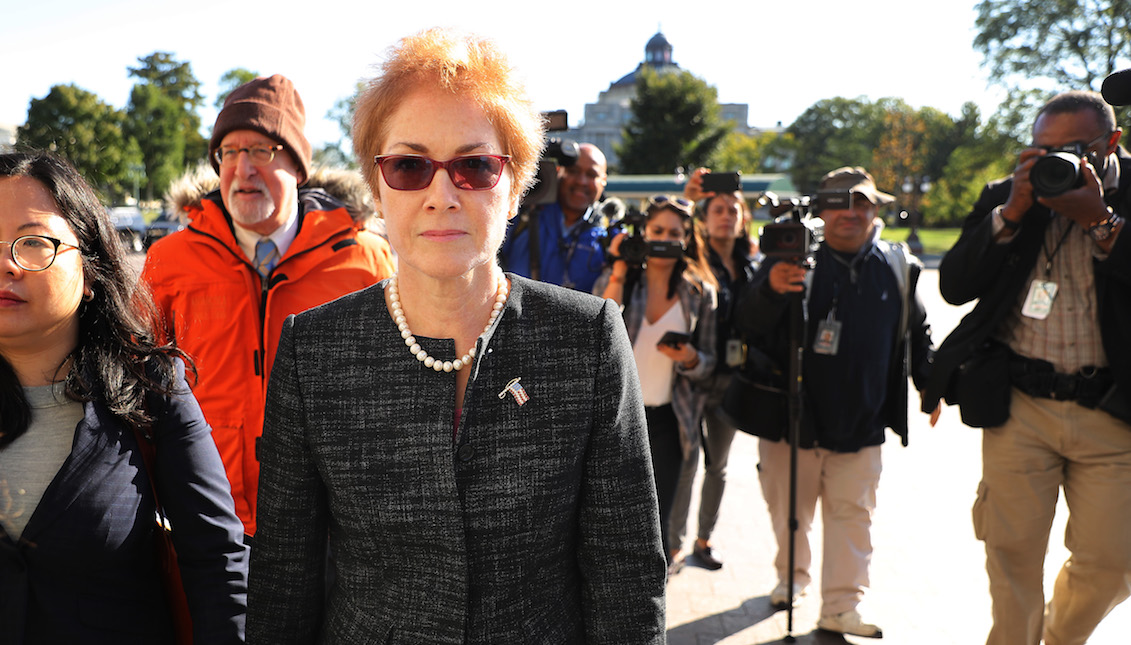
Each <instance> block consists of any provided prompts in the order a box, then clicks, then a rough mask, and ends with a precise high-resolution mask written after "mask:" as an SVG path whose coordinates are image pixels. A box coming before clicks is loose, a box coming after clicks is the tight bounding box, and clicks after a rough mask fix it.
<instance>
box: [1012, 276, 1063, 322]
mask: <svg viewBox="0 0 1131 645" xmlns="http://www.w3.org/2000/svg"><path fill="white" fill-rule="evenodd" d="M1056 290H1057V286H1056V283H1055V282H1052V281H1050V280H1039V279H1034V280H1033V283H1032V284H1030V285H1029V295H1027V296H1025V304H1024V306H1022V307H1021V314H1022V315H1023V316H1026V317H1029V318H1033V319H1034V320H1044V319H1045V318H1048V317H1049V312H1051V311H1052V303H1053V302H1055V301H1056Z"/></svg>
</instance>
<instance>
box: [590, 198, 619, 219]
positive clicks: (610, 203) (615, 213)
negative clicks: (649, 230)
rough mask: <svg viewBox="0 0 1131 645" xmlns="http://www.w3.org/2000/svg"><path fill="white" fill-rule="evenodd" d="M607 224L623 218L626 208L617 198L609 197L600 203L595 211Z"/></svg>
mask: <svg viewBox="0 0 1131 645" xmlns="http://www.w3.org/2000/svg"><path fill="white" fill-rule="evenodd" d="M597 210H598V211H599V212H600V213H601V216H602V217H604V218H605V221H607V222H616V221H619V220H621V219H622V218H624V212H625V210H626V207H625V205H624V201H622V200H621V199H620V198H619V197H610V198H608V199H606V200H605V201H603V202H601V205H600V206H599V207H598V209H597Z"/></svg>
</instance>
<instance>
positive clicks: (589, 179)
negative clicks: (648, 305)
mask: <svg viewBox="0 0 1131 645" xmlns="http://www.w3.org/2000/svg"><path fill="white" fill-rule="evenodd" d="M577 148H578V155H577V160H576V161H574V162H573V163H572V164H570V165H566V166H562V167H560V168H559V169H558V197H557V201H555V202H554V203H552V204H544V205H540V206H536V207H534V208H533V209H531V210H530V211H529V212H527V213H522V214H521V215H519V217H518V218H516V223H515V224H514V226H513V228H511V230H510V231H509V232H508V233H507V239H506V241H504V242H503V246H502V249H500V251H499V260H500V262H501V264H502V266H503V269H505V270H507V271H513V272H514V273H517V274H519V275H521V276H525V277H528V278H533V279H535V280H542V281H543V282H549V283H552V284H559V285H561V286H563V287H569V288H571V289H577V290H579V291H585V292H589V291H590V290H592V288H593V283H594V282H596V281H597V276H599V275H601V271H602V269H604V265H605V251H604V241H605V237H606V231H605V228H604V227H603V226H602V225H601V223H600V221H599V219H600V218H599V214H598V212H597V210H596V203H597V199H598V198H599V197H600V196H601V193H602V192H604V190H605V184H606V183H607V182H608V163H607V162H606V161H605V155H604V153H602V152H601V149H600V148H598V147H597V146H595V145H593V144H591V143H582V144H580V145H578V147H577Z"/></svg>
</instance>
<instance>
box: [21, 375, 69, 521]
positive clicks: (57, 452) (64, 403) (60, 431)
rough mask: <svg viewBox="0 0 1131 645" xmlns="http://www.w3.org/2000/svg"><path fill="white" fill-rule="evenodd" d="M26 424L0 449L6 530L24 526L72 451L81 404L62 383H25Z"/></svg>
mask: <svg viewBox="0 0 1131 645" xmlns="http://www.w3.org/2000/svg"><path fill="white" fill-rule="evenodd" d="M24 396H25V397H27V400H28V404H29V405H30V406H31V408H32V413H31V426H29V427H28V429H27V432H25V433H24V434H23V436H21V437H20V438H19V439H16V440H15V441H14V442H12V444H11V445H9V446H8V447H7V448H4V449H3V450H0V525H3V527H4V530H5V531H7V533H8V535H11V536H18V535H22V534H23V532H24V527H25V526H27V521H28V518H30V517H31V514H32V513H34V512H35V508H36V507H37V506H39V500H41V499H43V492H44V491H45V490H47V486H48V485H49V484H50V483H51V480H52V479H54V478H55V473H57V472H59V468H60V467H62V465H63V462H64V461H66V460H67V457H68V456H69V455H70V454H71V445H72V444H73V443H74V439H75V426H77V425H78V423H79V421H80V420H81V419H82V416H83V407H82V404H81V403H78V402H77V401H71V400H70V399H68V398H66V397H65V396H64V394H63V384H62V383H56V384H54V385H44V386H41V387H25V388H24Z"/></svg>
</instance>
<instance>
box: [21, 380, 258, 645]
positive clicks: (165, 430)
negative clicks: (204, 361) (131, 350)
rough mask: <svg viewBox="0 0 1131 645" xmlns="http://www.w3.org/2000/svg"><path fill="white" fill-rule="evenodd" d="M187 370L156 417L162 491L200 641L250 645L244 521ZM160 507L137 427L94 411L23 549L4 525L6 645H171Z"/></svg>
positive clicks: (31, 523) (90, 406) (90, 407)
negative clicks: (160, 565)
mask: <svg viewBox="0 0 1131 645" xmlns="http://www.w3.org/2000/svg"><path fill="white" fill-rule="evenodd" d="M177 365H178V368H177V386H178V391H180V392H184V394H183V395H179V396H174V397H166V398H162V399H161V404H160V407H161V408H162V409H161V411H160V412H156V411H155V415H156V416H157V417H158V418H157V421H156V422H155V423H154V425H153V433H154V436H155V437H156V438H157V440H156V444H157V459H156V461H157V464H156V468H157V476H158V477H157V486H158V494H159V495H160V496H161V503H162V505H163V506H164V507H165V511H166V515H167V517H168V520H169V523H170V524H171V525H172V526H173V541H174V545H175V546H176V549H177V556H178V558H179V560H180V568H181V575H182V576H183V578H184V586H185V593H186V595H187V596H188V600H189V607H190V609H191V611H192V617H193V629H194V633H195V637H196V642H198V643H210V644H211V643H225V644H226V643H242V642H243V627H244V614H245V611H246V606H247V603H246V600H247V548H246V547H245V546H244V545H243V525H242V524H241V523H240V521H239V518H237V517H236V513H235V506H234V504H233V502H232V494H231V488H230V487H229V485H228V480H227V477H226V476H225V475H224V465H223V464H222V463H221V461H220V455H219V453H218V452H217V451H216V444H215V443H214V442H213V441H212V434H211V429H210V428H209V426H208V423H207V422H206V421H205V420H204V416H203V415H202V414H201V412H200V407H199V406H198V405H197V403H196V399H195V398H193V396H192V394H191V393H189V389H188V385H187V384H186V383H185V378H184V365H183V363H180V362H179V361H178V363H177ZM154 398H157V397H154ZM32 439H34V438H33V437H28V436H26V435H25V436H24V437H21V438H20V439H17V441H24V440H32ZM155 511H156V506H155V504H154V500H153V492H152V489H151V488H150V484H149V475H148V473H147V471H146V468H145V463H144V461H143V460H142V456H141V453H140V452H139V451H138V444H137V441H136V439H135V435H134V433H133V431H132V430H131V429H130V428H129V427H128V426H126V425H125V424H123V423H122V422H121V421H120V420H119V419H118V418H117V417H115V416H113V415H111V414H110V412H109V411H108V410H107V409H106V407H105V406H103V405H102V404H100V403H87V404H85V416H84V418H83V419H82V420H81V421H80V422H79V424H78V426H76V428H75V441H74V446H73V448H72V449H71V454H70V456H69V457H68V458H67V460H66V461H65V462H64V463H63V466H62V468H60V470H59V472H58V474H56V475H55V479H54V480H52V482H51V484H50V485H49V486H48V487H47V490H46V491H45V493H44V496H43V499H42V500H40V502H39V505H38V506H37V507H36V509H35V512H34V513H33V514H32V516H31V518H29V520H28V524H27V526H26V527H25V528H24V532H23V535H22V536H21V537H20V538H19V541H18V542H17V541H15V540H14V539H13V538H12V536H9V535H8V534H7V533H5V532H4V530H3V529H2V528H0V643H2V644H4V645H14V644H20V643H27V645H33V644H35V645H38V644H40V643H52V644H54V643H83V644H84V645H89V644H99V643H106V644H107V645H111V644H113V645H120V644H122V643H137V644H141V643H147V644H148V643H155V644H156V643H162V644H167V643H171V642H172V623H171V621H170V616H169V610H168V605H167V603H166V600H165V594H164V591H163V588H162V586H161V579H160V577H159V574H158V571H157V559H156V555H155V553H154V548H153V544H154V537H153V531H154V530H155V529H156V521H155Z"/></svg>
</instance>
